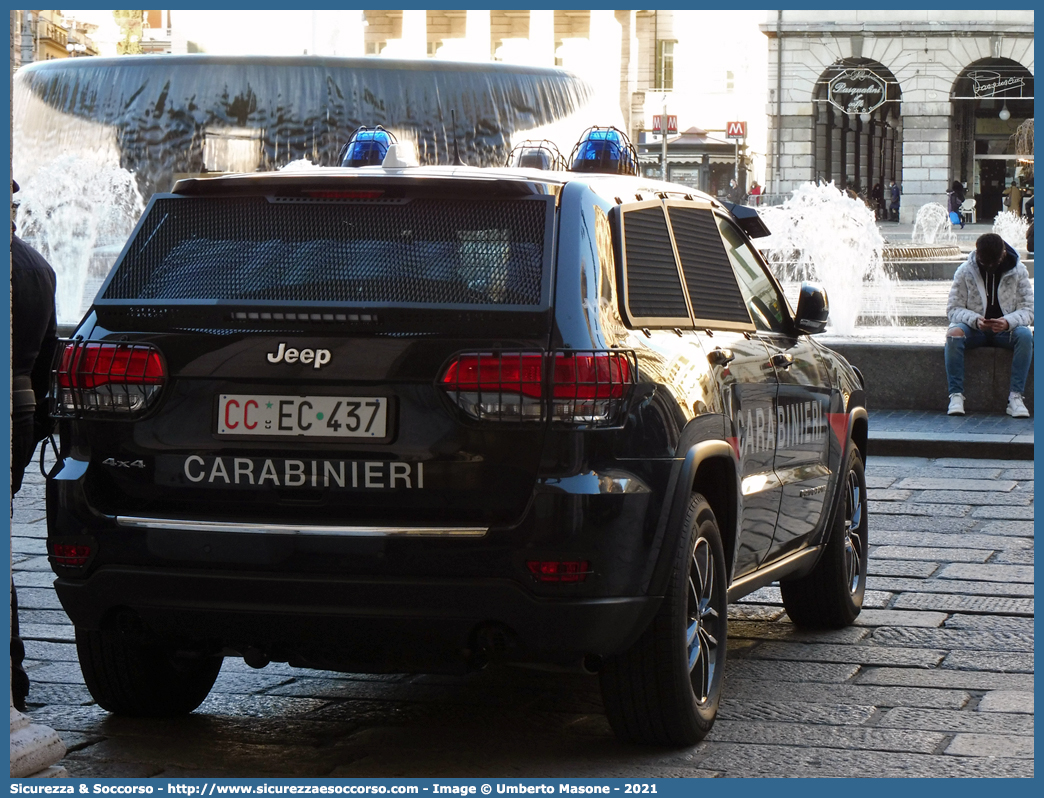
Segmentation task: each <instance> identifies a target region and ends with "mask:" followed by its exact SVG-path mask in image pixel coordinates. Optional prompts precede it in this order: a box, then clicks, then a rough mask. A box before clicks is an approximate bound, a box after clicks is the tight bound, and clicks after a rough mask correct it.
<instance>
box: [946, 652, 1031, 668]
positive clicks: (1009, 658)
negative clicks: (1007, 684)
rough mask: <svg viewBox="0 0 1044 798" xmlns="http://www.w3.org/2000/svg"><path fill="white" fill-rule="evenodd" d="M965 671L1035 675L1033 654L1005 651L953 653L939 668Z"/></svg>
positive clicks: (948, 655)
mask: <svg viewBox="0 0 1044 798" xmlns="http://www.w3.org/2000/svg"><path fill="white" fill-rule="evenodd" d="M939 667H941V668H955V669H957V670H963V671H999V672H1000V673H1033V654H1025V653H1013V652H1011V651H1005V652H1003V653H994V652H992V651H951V652H950V653H949V654H947V655H946V659H944V660H943V661H942V664H941V665H940V666H939Z"/></svg>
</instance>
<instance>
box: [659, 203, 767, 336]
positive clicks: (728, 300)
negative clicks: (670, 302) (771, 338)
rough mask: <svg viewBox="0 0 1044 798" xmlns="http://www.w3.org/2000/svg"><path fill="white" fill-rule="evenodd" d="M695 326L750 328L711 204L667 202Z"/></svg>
mask: <svg viewBox="0 0 1044 798" xmlns="http://www.w3.org/2000/svg"><path fill="white" fill-rule="evenodd" d="M667 213H668V215H669V216H670V219H671V229H672V230H673V231H674V242H675V245H676V246H677V247H678V257H679V259H680V260H681V265H682V272H683V273H684V275H685V287H686V288H687V289H688V291H689V302H690V303H691V304H692V314H693V316H694V318H695V320H696V326H697V327H711V328H719V329H722V328H727V329H738V330H750V329H753V327H752V326H751V323H750V316H749V315H748V314H747V307H746V303H745V302H744V301H743V295H742V294H741V293H740V287H739V286H738V285H737V284H736V275H735V273H734V272H733V270H732V262H731V261H730V260H729V256H728V255H727V254H726V253H725V247H724V246H723V245H722V240H721V235H720V234H719V233H718V226H717V225H716V224H715V223H714V213H713V211H711V209H710V207H709V206H708V207H706V208H700V207H694V206H693V204H692V203H685V204H681V203H677V202H674V201H668V202H667Z"/></svg>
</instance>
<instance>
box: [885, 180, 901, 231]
mask: <svg viewBox="0 0 1044 798" xmlns="http://www.w3.org/2000/svg"><path fill="white" fill-rule="evenodd" d="M901 197H902V194H901V192H900V190H899V186H898V184H896V182H895V180H889V181H888V217H889V219H890V220H891V221H893V222H895V223H896V224H898V223H899V202H900V199H901Z"/></svg>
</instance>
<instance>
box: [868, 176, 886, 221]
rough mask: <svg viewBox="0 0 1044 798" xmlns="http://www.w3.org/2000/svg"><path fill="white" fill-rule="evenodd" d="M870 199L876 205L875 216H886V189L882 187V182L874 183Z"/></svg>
mask: <svg viewBox="0 0 1044 798" xmlns="http://www.w3.org/2000/svg"><path fill="white" fill-rule="evenodd" d="M870 199H871V200H872V202H873V205H874V218H875V219H883V218H884V209H885V206H884V189H883V188H881V184H880V183H874V187H873V188H872V189H870Z"/></svg>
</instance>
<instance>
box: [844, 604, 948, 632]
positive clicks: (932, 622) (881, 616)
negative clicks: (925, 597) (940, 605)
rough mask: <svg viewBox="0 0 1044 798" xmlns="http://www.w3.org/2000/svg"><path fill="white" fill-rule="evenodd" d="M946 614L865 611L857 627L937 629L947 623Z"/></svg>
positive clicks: (857, 622)
mask: <svg viewBox="0 0 1044 798" xmlns="http://www.w3.org/2000/svg"><path fill="white" fill-rule="evenodd" d="M946 618H947V615H946V613H945V612H908V611H905V610H867V609H864V610H863V611H862V612H860V613H859V616H858V617H857V618H856V619H855V622H854V623H855V625H856V626H919V627H928V628H931V627H937V626H942V625H943V623H945V622H946Z"/></svg>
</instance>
